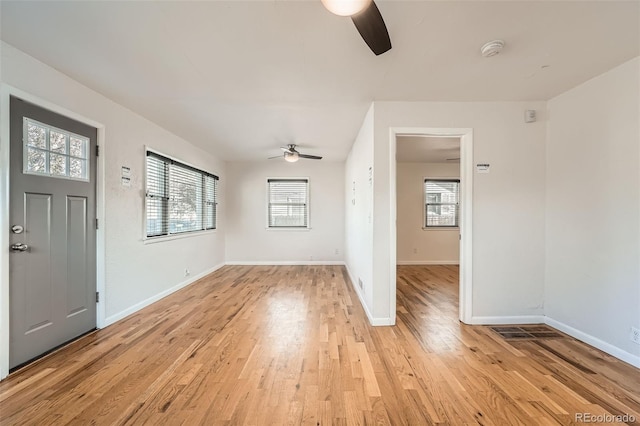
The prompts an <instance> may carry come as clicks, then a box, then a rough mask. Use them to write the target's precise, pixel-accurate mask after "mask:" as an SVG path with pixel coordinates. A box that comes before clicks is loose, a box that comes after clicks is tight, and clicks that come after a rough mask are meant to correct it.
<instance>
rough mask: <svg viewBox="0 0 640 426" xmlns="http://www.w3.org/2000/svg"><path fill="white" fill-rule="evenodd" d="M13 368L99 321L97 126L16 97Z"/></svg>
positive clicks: (12, 215)
mask: <svg viewBox="0 0 640 426" xmlns="http://www.w3.org/2000/svg"><path fill="white" fill-rule="evenodd" d="M10 115H11V123H10V127H11V128H10V131H11V171H10V179H11V181H10V201H9V202H10V219H9V220H10V227H11V229H10V230H9V232H10V235H11V236H10V243H9V244H10V247H9V252H10V255H9V256H10V264H9V267H10V287H9V291H10V321H11V323H10V336H11V341H10V355H9V364H10V367H11V368H13V367H15V366H18V365H20V364H23V363H25V362H27V361H29V360H31V359H33V358H36V357H38V356H39V355H41V354H43V353H45V352H47V351H49V350H51V349H53V348H55V347H57V346H59V345H61V344H63V343H65V342H68V341H69V340H72V339H73V338H75V337H78V336H80V335H82V334H84V333H86V332H87V331H90V330H93V329H94V328H95V327H96V278H95V276H96V273H95V268H96V266H95V264H96V253H95V250H96V243H95V241H96V240H95V234H96V230H95V229H96V197H95V192H96V183H95V182H96V159H95V157H96V138H97V131H96V129H95V128H92V127H90V126H87V125H86V124H82V123H79V122H77V121H74V120H71V119H69V118H67V117H64V116H61V115H59V114H56V113H53V112H51V111H48V110H45V109H42V108H40V107H38V106H35V105H33V104H30V103H28V102H25V101H22V100H20V99H17V98H14V97H12V98H11V103H10Z"/></svg>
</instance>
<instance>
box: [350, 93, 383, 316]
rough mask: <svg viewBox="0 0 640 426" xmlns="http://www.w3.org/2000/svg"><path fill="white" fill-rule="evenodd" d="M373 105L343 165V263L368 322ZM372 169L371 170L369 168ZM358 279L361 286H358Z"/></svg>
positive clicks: (370, 269)
mask: <svg viewBox="0 0 640 426" xmlns="http://www.w3.org/2000/svg"><path fill="white" fill-rule="evenodd" d="M373 120H374V105H371V107H370V108H369V111H368V112H367V114H366V116H365V118H364V120H363V122H362V126H361V127H360V131H359V132H358V136H357V137H356V140H355V142H354V144H353V146H352V148H351V151H350V152H349V156H348V157H347V162H346V164H345V180H344V182H345V183H344V188H345V200H346V202H345V211H344V216H345V263H346V265H347V269H348V271H349V275H350V277H351V281H352V282H353V286H354V288H355V289H356V292H357V293H358V296H359V297H360V301H361V302H362V305H363V307H364V309H365V312H366V313H367V316H368V317H369V321H371V323H372V324H377V323H378V320H377V318H375V317H374V316H373V314H372V312H371V308H372V307H373V185H372V182H371V183H370V179H369V168H370V167H373ZM372 170H373V169H372ZM359 281H361V282H362V288H360V286H359Z"/></svg>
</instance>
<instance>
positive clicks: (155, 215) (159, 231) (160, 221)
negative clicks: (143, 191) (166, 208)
mask: <svg viewBox="0 0 640 426" xmlns="http://www.w3.org/2000/svg"><path fill="white" fill-rule="evenodd" d="M163 202H164V201H163V200H162V199H160V198H147V201H146V203H147V236H154V235H164V234H165V232H164V229H165V223H164V213H163Z"/></svg>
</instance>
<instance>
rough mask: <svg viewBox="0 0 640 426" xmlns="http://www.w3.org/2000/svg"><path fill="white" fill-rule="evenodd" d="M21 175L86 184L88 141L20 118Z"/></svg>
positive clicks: (83, 137)
mask: <svg viewBox="0 0 640 426" xmlns="http://www.w3.org/2000/svg"><path fill="white" fill-rule="evenodd" d="M23 126H24V130H23V132H22V134H23V135H24V136H23V137H24V140H23V147H24V164H23V172H24V173H26V174H31V175H42V176H49V177H57V178H63V179H75V180H84V181H89V161H88V158H89V138H87V137H85V136H80V135H76V134H74V133H70V132H67V131H65V130H61V129H57V128H55V127H52V126H49V125H47V124H43V123H40V122H38V121H35V120H32V119H30V118H27V117H24V118H23Z"/></svg>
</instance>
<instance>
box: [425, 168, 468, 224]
mask: <svg viewBox="0 0 640 426" xmlns="http://www.w3.org/2000/svg"><path fill="white" fill-rule="evenodd" d="M424 199H425V215H424V226H425V228H453V227H457V226H458V214H459V212H460V180H457V179H425V180H424Z"/></svg>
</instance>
